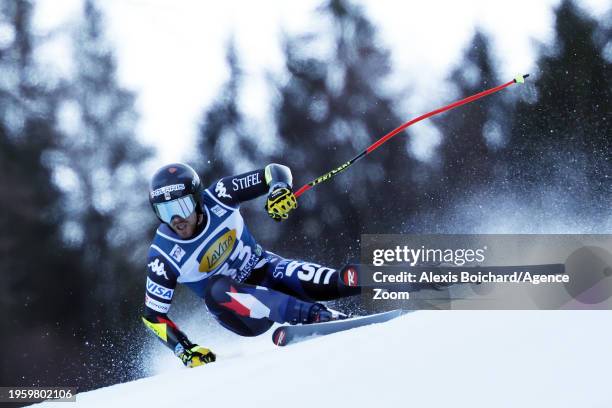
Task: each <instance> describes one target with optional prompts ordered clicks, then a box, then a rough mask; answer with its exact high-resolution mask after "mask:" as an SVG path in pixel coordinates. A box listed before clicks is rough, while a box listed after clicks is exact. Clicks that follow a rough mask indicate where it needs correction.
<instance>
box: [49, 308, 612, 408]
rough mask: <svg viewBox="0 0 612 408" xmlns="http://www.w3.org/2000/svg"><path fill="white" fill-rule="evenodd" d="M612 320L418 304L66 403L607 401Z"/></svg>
mask: <svg viewBox="0 0 612 408" xmlns="http://www.w3.org/2000/svg"><path fill="white" fill-rule="evenodd" d="M611 322H612V312H610V311H521V312H516V311H501V312H500V311H420V312H416V313H412V314H408V315H405V316H402V317H400V318H398V319H396V320H393V321H390V322H387V323H383V324H379V325H372V326H368V327H363V328H359V329H354V330H351V331H347V332H344V333H337V334H334V335H329V336H326V337H319V338H316V339H312V340H309V341H305V342H302V343H299V344H295V345H292V346H288V347H285V348H277V347H276V346H274V345H273V344H272V343H271V340H270V337H271V331H270V332H268V333H266V334H264V335H263V336H261V337H260V338H255V339H241V338H238V337H237V336H236V340H237V341H238V343H237V344H239V345H240V346H239V350H240V351H238V352H236V351H234V352H233V353H232V352H228V350H231V349H234V350H236V347H232V346H231V344H228V347H227V348H225V349H224V347H223V346H222V345H220V344H217V345H216V348H215V349H214V350H215V351H216V352H217V353H218V361H217V362H216V363H214V364H211V365H207V366H204V367H198V368H195V369H186V368H183V367H178V364H179V362H178V360H177V361H174V360H168V362H169V364H174V365H176V367H174V366H173V368H172V369H171V370H170V371H169V372H165V373H162V374H158V375H155V376H152V377H149V378H145V379H141V380H138V381H133V382H130V383H125V384H119V385H115V386H111V387H107V388H102V389H98V390H95V391H90V392H85V393H81V394H78V395H77V404H76V406H78V407H109V406H111V407H116V408H119V407H153V406H158V407H164V406H165V407H181V408H187V407H272V406H288V407H308V408H313V407H351V408H355V407H368V406H371V407H379V406H380V407H419V408H422V407H487V408H490V407H557V408H558V407H612V393H611V392H610V389H609V385H610V375H611V373H612V353H611V350H610V349H611V347H612V328H611ZM167 353H168V354H171V353H169V352H167ZM152 358H155V356H152ZM172 359H174V357H173V356H172ZM47 404H48V403H47ZM43 405H45V404H43ZM49 406H50V407H56V406H57V405H55V404H54V403H53V405H49ZM71 406H72V405H71Z"/></svg>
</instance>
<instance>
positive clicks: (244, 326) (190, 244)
mask: <svg viewBox="0 0 612 408" xmlns="http://www.w3.org/2000/svg"><path fill="white" fill-rule="evenodd" d="M263 195H267V199H266V205H265V209H266V211H267V212H268V214H269V215H270V216H271V217H272V218H273V219H274V220H276V221H282V220H283V219H286V218H287V217H288V214H289V213H290V211H292V210H293V209H295V208H296V207H297V201H296V198H295V196H294V194H293V192H292V176H291V171H290V170H289V168H288V167H286V166H283V165H280V164H274V163H273V164H269V165H267V166H266V167H265V168H264V169H259V170H255V171H251V172H248V173H244V174H240V175H237V176H232V177H224V178H222V179H220V180H218V181H216V182H214V183H213V184H212V185H210V186H209V187H208V188H203V187H202V185H201V182H200V178H199V177H198V175H197V174H196V172H195V171H194V170H193V169H192V168H191V167H189V166H188V165H185V164H181V163H174V164H170V165H167V166H164V167H162V168H160V169H159V170H158V171H157V172H156V173H155V175H154V176H153V178H152V180H151V184H150V189H149V200H150V202H151V206H152V207H153V210H154V212H155V214H156V215H157V217H158V218H159V220H160V221H161V224H160V226H159V228H158V229H157V231H156V233H155V237H154V239H153V242H152V243H151V246H150V248H149V254H148V260H147V281H146V292H145V312H144V315H143V317H142V320H143V322H144V324H145V325H146V326H147V327H148V328H149V329H151V330H152V331H153V332H154V333H155V334H156V335H157V336H158V338H159V339H161V341H162V342H163V343H164V344H165V345H167V346H168V347H169V348H170V349H172V350H173V352H174V354H175V355H176V356H177V357H179V358H180V359H181V361H182V362H183V363H184V364H185V365H186V366H188V367H195V366H199V365H203V364H206V363H210V362H213V361H215V358H216V357H215V354H214V353H213V352H212V351H210V350H209V349H207V348H205V347H202V346H199V345H197V344H195V343H192V342H191V341H190V340H189V339H188V338H187V336H186V335H185V334H184V333H183V332H182V331H181V330H179V328H178V326H177V325H176V324H175V323H174V322H173V321H172V320H171V319H170V318H169V317H168V311H169V309H170V304H171V302H172V298H173V295H174V290H175V288H176V285H177V283H181V284H184V285H186V286H187V287H189V288H190V289H191V290H192V291H193V292H194V293H195V294H196V295H197V296H198V297H200V298H202V299H203V300H204V302H205V304H206V307H207V308H208V310H209V311H210V312H211V313H212V314H213V316H214V317H215V318H216V319H217V321H218V322H219V323H220V324H221V325H222V326H223V327H225V328H227V329H229V330H231V331H233V332H235V333H237V334H239V335H242V336H257V335H260V334H262V333H264V332H265V331H267V330H268V329H269V328H270V327H271V326H272V325H273V324H274V322H278V323H290V324H298V323H301V324H308V323H314V322H324V321H329V320H336V319H340V318H345V317H346V316H344V315H343V314H341V313H338V312H335V311H333V310H330V309H328V308H326V307H325V306H324V305H322V304H321V303H317V301H323V300H331V299H336V298H340V297H344V296H351V295H356V294H359V293H360V288H359V287H358V286H357V285H356V279H355V277H356V273H357V272H356V267H357V266H356V265H347V266H345V267H344V268H343V269H342V270H336V269H333V268H328V267H325V266H322V265H319V264H316V263H311V262H303V261H298V260H292V259H284V258H282V257H280V256H278V255H276V254H274V253H272V252H269V251H266V250H264V249H263V248H262V247H261V246H260V245H259V244H258V243H257V241H256V240H255V238H254V237H253V235H251V233H250V231H249V229H248V228H247V226H246V224H245V223H244V219H243V218H242V216H241V214H240V203H242V202H244V201H248V200H252V199H254V198H257V197H260V196H263Z"/></svg>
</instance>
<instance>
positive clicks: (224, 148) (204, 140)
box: [194, 38, 259, 183]
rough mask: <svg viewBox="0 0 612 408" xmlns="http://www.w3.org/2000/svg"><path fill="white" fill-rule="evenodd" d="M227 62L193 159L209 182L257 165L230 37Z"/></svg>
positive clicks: (241, 78)
mask: <svg viewBox="0 0 612 408" xmlns="http://www.w3.org/2000/svg"><path fill="white" fill-rule="evenodd" d="M226 61H227V66H228V69H229V73H230V76H229V79H228V80H227V82H226V83H225V84H224V85H223V86H222V88H221V90H220V91H219V94H218V95H217V96H216V97H215V99H214V103H213V104H212V106H211V107H209V108H208V109H207V110H206V112H205V113H204V115H203V120H202V124H201V126H200V132H199V135H198V140H197V151H196V158H195V160H194V162H195V163H196V169H197V170H198V173H199V174H201V175H204V177H205V181H208V182H210V183H212V182H213V181H214V180H217V179H219V178H221V177H224V176H229V175H232V174H236V173H239V172H244V171H249V170H252V169H254V168H255V166H258V165H259V160H258V158H257V154H256V153H257V135H254V134H252V133H250V132H249V129H248V126H247V123H246V120H245V118H244V117H243V114H242V112H241V110H240V106H239V98H240V89H241V87H242V83H243V73H242V70H241V68H240V62H239V58H238V54H237V51H236V45H235V42H234V40H233V38H232V39H230V40H229V41H228V46H227V54H226Z"/></svg>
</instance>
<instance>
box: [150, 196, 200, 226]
mask: <svg viewBox="0 0 612 408" xmlns="http://www.w3.org/2000/svg"><path fill="white" fill-rule="evenodd" d="M195 207H196V201H195V199H194V198H193V195H192V194H189V195H186V196H183V197H180V198H177V199H175V200H171V201H166V202H164V203H154V204H153V208H154V209H155V213H156V214H157V216H158V217H159V219H160V220H162V221H163V222H165V223H167V224H170V221H172V218H174V217H181V218H187V217H189V216H190V215H191V213H193V211H194V210H195Z"/></svg>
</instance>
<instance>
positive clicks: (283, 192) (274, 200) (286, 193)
mask: <svg viewBox="0 0 612 408" xmlns="http://www.w3.org/2000/svg"><path fill="white" fill-rule="evenodd" d="M265 208H266V211H267V212H268V215H269V216H270V217H272V219H273V220H274V221H282V220H286V219H287V218H288V217H289V212H291V211H292V210H294V209H296V208H297V200H296V198H295V195H294V194H293V191H291V187H289V185H288V184H286V183H276V184H274V185H273V186H272V187H271V188H270V192H269V193H268V199H267V200H266V207H265Z"/></svg>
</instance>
